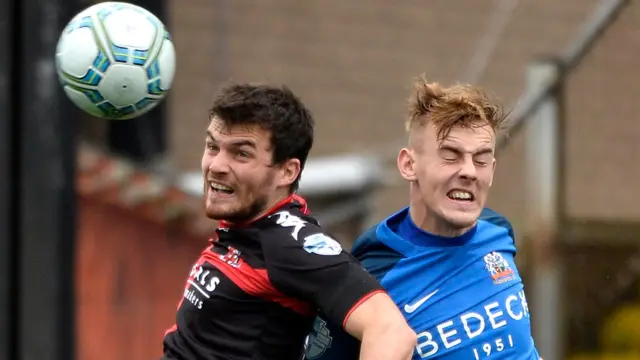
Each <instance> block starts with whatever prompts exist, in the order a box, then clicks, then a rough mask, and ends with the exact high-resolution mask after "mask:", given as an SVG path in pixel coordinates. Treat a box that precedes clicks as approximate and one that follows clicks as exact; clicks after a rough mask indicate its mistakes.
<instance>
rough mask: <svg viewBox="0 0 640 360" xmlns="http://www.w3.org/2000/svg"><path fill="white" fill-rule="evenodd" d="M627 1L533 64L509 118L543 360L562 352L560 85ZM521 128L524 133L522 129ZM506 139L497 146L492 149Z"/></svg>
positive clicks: (598, 14) (609, 2)
mask: <svg viewBox="0 0 640 360" xmlns="http://www.w3.org/2000/svg"><path fill="white" fill-rule="evenodd" d="M630 2H631V1H629V0H603V1H601V2H600V3H599V4H598V6H597V8H596V9H595V11H594V12H593V15H592V16H591V17H590V18H589V19H588V20H587V21H586V22H585V25H584V26H583V27H582V28H581V30H580V31H579V33H578V34H577V36H576V38H575V39H574V40H573V41H572V42H571V43H570V45H569V47H568V48H567V49H566V51H565V52H564V53H562V54H560V56H557V57H554V58H551V59H547V60H539V61H536V62H534V63H533V64H532V65H531V67H530V69H529V71H528V72H527V90H526V91H525V93H524V95H523V96H522V97H521V98H520V99H521V100H520V101H519V102H518V104H517V106H516V108H515V110H514V112H513V113H512V116H511V119H510V121H511V128H510V131H509V133H510V135H513V134H514V133H517V132H519V131H521V130H522V129H526V134H525V143H526V145H525V160H524V163H525V164H526V170H525V171H526V175H525V179H526V186H525V189H524V190H525V193H526V194H527V199H526V201H527V212H528V214H527V217H526V218H527V224H526V228H525V233H526V235H527V236H526V237H527V238H528V239H530V240H532V241H529V245H530V250H531V253H530V255H531V257H530V259H531V261H532V265H531V266H530V269H531V287H530V288H531V290H532V291H531V292H532V294H533V298H532V299H533V301H532V304H531V305H532V306H531V308H532V313H534V314H535V316H534V317H532V323H533V331H534V338H535V339H536V344H537V347H538V350H539V351H540V353H541V355H542V357H544V359H546V360H560V359H562V358H563V357H564V351H563V344H564V341H563V338H564V336H563V330H562V329H563V324H562V319H563V318H564V316H563V309H562V306H563V301H562V292H563V273H562V260H561V259H560V258H559V252H560V251H559V246H558V245H560V244H559V242H560V241H561V231H562V226H563V223H566V215H565V214H566V211H565V210H566V206H565V202H564V196H563V194H565V192H564V191H563V186H564V176H563V175H564V174H563V171H564V169H565V168H566V166H565V165H566V164H565V159H564V154H563V151H562V145H561V144H562V142H563V141H564V138H565V136H564V135H565V134H564V127H565V124H564V113H563V105H564V104H563V95H564V94H563V85H564V83H565V81H566V79H567V77H568V76H569V75H570V74H571V73H572V71H573V70H574V69H575V68H576V66H577V65H579V64H580V63H581V61H582V60H583V59H584V57H585V54H587V53H588V52H589V51H590V49H591V48H592V46H593V45H594V44H595V43H596V42H597V41H598V39H599V38H600V36H601V35H602V34H603V33H604V31H605V30H606V29H608V28H609V26H610V25H611V24H612V23H613V22H614V21H615V19H616V18H617V16H618V15H619V14H620V13H621V11H622V10H623V9H624V7H625V5H628V4H629V3H630ZM525 124H526V127H525V126H524V125H525ZM509 139H510V137H506V136H505V137H502V138H500V139H499V140H498V147H499V148H504V147H505V146H507V145H508V144H509Z"/></svg>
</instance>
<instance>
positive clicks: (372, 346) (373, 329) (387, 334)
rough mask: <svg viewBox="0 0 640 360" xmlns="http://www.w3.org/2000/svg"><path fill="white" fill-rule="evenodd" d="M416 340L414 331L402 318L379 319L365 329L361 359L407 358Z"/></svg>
mask: <svg viewBox="0 0 640 360" xmlns="http://www.w3.org/2000/svg"><path fill="white" fill-rule="evenodd" d="M416 342H417V336H416V334H415V332H414V331H413V330H412V329H411V328H410V327H409V326H408V325H407V323H406V322H405V321H404V319H402V318H400V319H398V318H396V317H394V318H393V319H386V320H385V319H381V320H380V321H377V322H375V323H372V324H371V326H369V327H368V328H367V329H365V331H364V334H363V337H362V347H361V351H362V353H361V354H360V355H361V359H389V360H391V359H393V360H408V359H411V356H412V355H413V350H414V349H415V346H416Z"/></svg>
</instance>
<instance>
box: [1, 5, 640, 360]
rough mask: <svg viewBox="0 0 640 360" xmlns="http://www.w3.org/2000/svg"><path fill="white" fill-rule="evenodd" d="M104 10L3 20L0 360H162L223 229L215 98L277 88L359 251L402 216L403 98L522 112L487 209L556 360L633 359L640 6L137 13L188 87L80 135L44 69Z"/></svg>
mask: <svg viewBox="0 0 640 360" xmlns="http://www.w3.org/2000/svg"><path fill="white" fill-rule="evenodd" d="M95 2H96V1H83V0H48V1H37V0H23V1H11V0H1V1H0V45H1V47H0V48H2V49H4V50H2V51H1V52H0V119H1V122H0V124H1V125H0V126H1V127H0V174H2V176H3V180H4V181H3V183H2V184H1V185H0V266H1V268H0V311H2V312H3V313H2V314H1V315H0V359H28V360H31V359H39V360H48V359H50V360H54V359H56V360H62V359H71V358H72V354H73V353H75V358H77V359H82V360H85V359H88V360H103V359H105V360H106V359H156V358H158V357H159V356H160V354H161V348H162V337H163V333H164V331H165V329H167V328H169V327H170V326H171V325H172V324H173V322H174V318H175V307H176V305H177V303H178V301H179V299H180V297H181V296H182V293H181V292H182V289H183V286H184V281H185V279H186V276H187V273H188V271H189V269H190V268H191V266H192V262H193V261H194V260H195V259H196V257H197V256H198V254H199V253H200V251H201V250H202V249H203V248H204V246H206V241H207V238H208V236H209V235H210V234H211V233H212V231H213V229H214V228H215V223H213V222H211V221H209V220H207V219H206V218H204V216H203V214H202V211H201V200H200V195H201V194H200V192H201V189H202V184H201V180H200V170H199V166H200V157H201V153H202V146H203V140H204V130H205V128H206V126H207V124H208V117H207V109H208V107H209V106H210V103H211V100H212V96H213V94H214V92H215V91H216V89H217V88H218V87H219V86H220V85H221V83H223V82H225V81H227V80H230V79H231V80H235V81H239V82H269V83H274V84H287V85H288V86H290V87H291V88H292V89H293V90H294V91H295V92H297V93H298V94H299V95H300V96H301V97H302V99H303V101H305V102H306V103H307V104H308V106H309V107H310V108H311V109H312V111H313V112H314V114H315V116H316V119H317V137H316V145H315V147H314V149H313V152H312V157H311V159H310V160H309V163H308V165H307V169H306V170H305V172H304V174H303V177H302V184H301V190H300V192H301V194H302V195H304V196H306V197H307V198H308V200H309V203H310V206H311V210H312V211H313V212H314V214H316V216H317V217H318V218H319V219H320V221H321V222H322V223H323V224H324V226H325V227H327V228H328V229H329V230H330V231H331V232H332V233H334V234H335V236H336V237H337V238H338V239H339V240H340V241H341V242H342V243H343V245H344V246H345V247H349V246H350V244H351V242H352V241H353V240H354V238H355V237H356V236H357V235H358V234H359V233H360V232H362V231H363V230H364V229H366V228H367V227H369V226H371V225H373V224H374V223H375V222H377V221H380V220H382V219H383V218H384V217H386V216H387V215H389V214H391V213H392V212H394V211H396V210H398V209H400V208H401V207H403V206H405V205H406V203H407V197H408V192H407V186H406V184H405V183H404V182H403V181H401V178H400V177H399V176H398V174H397V172H396V168H395V157H396V155H397V151H398V150H399V148H400V147H401V146H402V145H403V144H404V141H405V138H404V129H403V121H404V115H405V101H406V99H407V97H408V95H409V89H410V85H411V82H412V80H413V78H415V77H416V76H418V75H420V74H421V73H425V74H426V76H427V77H428V79H430V80H431V81H437V82H441V83H443V84H447V85H448V84H453V83H456V82H469V83H475V84H478V85H481V86H483V87H484V88H486V89H487V90H488V91H489V92H491V93H493V94H495V95H496V96H497V97H498V98H499V99H500V100H501V101H502V103H503V104H504V105H505V108H506V109H507V110H509V111H510V112H511V124H512V128H511V129H510V134H509V136H508V137H505V138H502V139H501V141H500V149H499V153H498V167H497V179H496V181H495V183H494V186H493V193H492V195H491V199H490V201H489V203H490V207H492V208H493V209H494V210H497V211H499V212H501V213H503V214H504V215H506V216H507V217H508V218H509V219H510V220H511V222H512V223H513V225H514V228H515V233H516V237H517V245H518V247H519V248H518V251H519V252H518V256H517V261H518V266H519V268H520V272H521V273H522V276H523V279H524V281H525V289H526V291H527V296H528V300H529V307H530V309H531V312H532V321H533V326H534V335H535V340H536V342H537V344H538V347H539V349H540V352H541V354H542V356H543V357H544V358H545V360H559V359H574V360H591V359H612V360H613V359H620V360H622V359H628V360H631V359H640V296H639V295H640V281H639V280H640V206H638V204H637V203H638V201H637V199H638V197H639V196H640V186H639V185H638V184H639V183H640V141H639V140H638V139H639V138H640V119H638V114H640V103H636V102H635V100H636V98H637V97H638V96H639V95H640V75H639V74H638V70H637V68H638V63H639V62H638V56H639V54H640V4H639V3H638V2H636V1H622V0H620V1H616V0H562V1H557V0H428V1H427V0H397V1H393V2H390V1H383V0H368V1H364V0H352V1H338V0H325V1H294V0H268V1H266V0H265V1H248V0H179V1H178V0H174V1H170V0H164V1H162V0H138V1H133V3H135V4H137V5H141V6H143V7H145V8H147V9H148V10H150V11H152V12H153V13H155V14H156V15H157V16H158V17H159V18H160V19H161V20H163V21H164V22H165V24H166V25H167V27H168V28H169V31H170V33H171V35H172V36H173V40H174V42H175V46H176V50H177V56H178V68H177V73H176V78H175V81H174V86H173V90H172V91H171V94H170V96H169V98H168V99H167V100H166V101H165V102H164V103H163V105H162V106H160V107H159V108H157V109H154V110H153V111H152V112H151V113H150V114H148V115H145V116H143V117H142V118H140V119H136V120H130V121H119V122H116V121H107V120H101V119H96V118H90V117H89V116H87V115H85V114H81V113H79V112H78V111H77V110H76V109H74V108H73V106H72V105H71V104H70V102H69V101H68V100H67V99H66V98H65V97H64V93H63V92H62V91H60V87H59V85H58V83H57V78H56V76H55V69H54V65H53V52H54V48H55V44H56V41H57V37H58V34H59V33H60V31H61V29H62V28H63V27H64V26H65V25H66V23H67V22H68V21H69V20H70V19H71V17H72V16H73V15H74V14H75V13H77V12H78V11H80V10H81V9H83V8H85V7H87V6H89V5H91V4H93V3H95Z"/></svg>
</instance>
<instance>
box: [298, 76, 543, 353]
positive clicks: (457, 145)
mask: <svg viewBox="0 0 640 360" xmlns="http://www.w3.org/2000/svg"><path fill="white" fill-rule="evenodd" d="M503 120H504V117H503V116H502V115H501V113H500V111H499V107H498V106H496V105H495V104H494V103H492V102H491V101H490V100H489V99H488V97H487V96H486V95H485V94H484V92H483V91H481V90H480V89H478V88H475V87H473V86H463V85H457V86H453V87H449V88H444V87H441V86H440V85H438V84H433V83H428V82H426V81H425V80H424V79H419V80H418V81H417V82H416V84H415V91H414V93H413V96H412V97H411V98H410V100H409V114H408V119H407V131H408V133H409V144H408V146H407V147H406V148H404V149H402V150H400V153H399V155H398V161H397V164H398V169H399V170H400V175H401V176H402V177H403V178H404V179H405V180H407V182H408V183H409V206H407V207H406V208H404V209H402V210H400V211H399V212H397V213H395V214H393V215H391V216H390V217H389V218H387V219H386V220H384V221H383V222H381V223H380V224H379V225H377V226H375V227H373V228H372V229H370V230H368V231H367V232H365V233H364V234H363V235H362V236H361V237H360V238H359V239H358V240H356V242H355V244H354V246H353V249H352V253H353V255H354V256H355V257H356V258H357V259H359V260H360V261H361V262H362V264H363V265H364V266H365V268H366V269H367V270H369V271H370V272H371V273H372V274H374V275H375V276H376V278H378V280H380V282H381V283H382V285H383V286H384V287H385V289H386V290H387V291H388V293H389V295H390V296H391V298H392V299H393V300H394V301H395V302H396V304H397V306H398V307H399V308H400V309H401V311H402V312H403V313H404V316H405V317H406V319H407V321H408V322H409V325H411V327H412V328H413V330H414V331H415V332H416V334H417V336H418V342H417V344H416V348H415V352H414V355H413V359H416V360H417V359H450V360H458V359H464V360H480V359H490V360H492V359H496V360H498V359H510V360H514V359H518V360H520V359H522V360H524V359H526V360H538V358H539V356H538V353H537V350H536V348H535V345H534V341H533V338H532V336H531V323H530V320H529V307H528V305H527V300H526V297H525V293H524V288H523V285H522V280H521V278H520V275H519V274H518V269H517V268H516V265H515V262H514V257H515V254H516V247H515V238H514V235H513V230H512V228H511V224H510V223H509V221H507V219H505V218H504V217H502V216H500V215H499V214H497V213H495V212H493V211H491V210H489V209H486V208H484V205H485V203H486V201H487V196H488V194H489V189H490V187H491V184H492V182H493V174H494V171H495V165H496V160H495V157H494V153H495V145H496V136H497V134H498V132H499V131H500V130H502V128H503V125H504V123H503ZM333 323H334V322H333V320H332V319H331V317H327V318H326V319H325V318H319V319H318V321H317V322H316V325H315V330H314V332H313V334H312V335H311V336H310V339H309V345H308V347H307V358H308V359H310V360H312V359H313V360H315V359H322V360H355V359H357V358H358V349H359V346H360V343H359V341H358V340H357V339H354V338H353V337H351V336H349V335H348V334H345V333H344V332H343V331H342V330H341V329H339V328H336V327H334V325H333ZM388 344H389V346H392V345H393V343H392V342H388Z"/></svg>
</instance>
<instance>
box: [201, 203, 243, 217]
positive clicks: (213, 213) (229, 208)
mask: <svg viewBox="0 0 640 360" xmlns="http://www.w3.org/2000/svg"><path fill="white" fill-rule="evenodd" d="M205 213H206V214H207V217H208V218H209V219H213V220H229V219H234V218H236V217H238V213H239V211H238V206H237V205H235V204H220V203H215V202H214V203H212V202H210V201H207V203H206V205H205Z"/></svg>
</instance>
